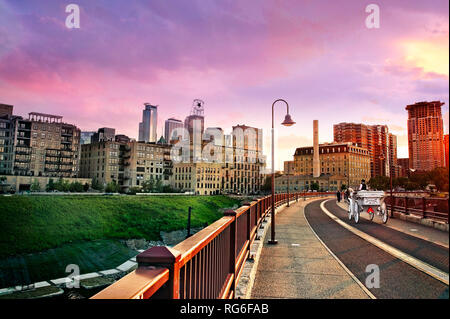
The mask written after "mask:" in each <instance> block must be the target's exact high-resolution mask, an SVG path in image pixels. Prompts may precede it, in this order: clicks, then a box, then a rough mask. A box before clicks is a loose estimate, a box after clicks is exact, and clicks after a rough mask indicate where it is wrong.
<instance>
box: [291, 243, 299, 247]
mask: <svg viewBox="0 0 450 319" xmlns="http://www.w3.org/2000/svg"><path fill="white" fill-rule="evenodd" d="M291 245H292V246H294V247H299V246H300V244H291Z"/></svg>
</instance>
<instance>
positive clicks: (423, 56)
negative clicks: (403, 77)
mask: <svg viewBox="0 0 450 319" xmlns="http://www.w3.org/2000/svg"><path fill="white" fill-rule="evenodd" d="M402 47H403V49H404V51H405V54H406V56H405V60H406V62H407V63H408V64H412V65H414V66H415V67H419V68H421V69H423V71H424V72H427V73H428V72H432V73H437V74H441V75H446V76H447V77H448V76H449V42H448V34H447V35H446V36H445V37H439V38H436V39H433V41H407V42H404V43H403V44H402Z"/></svg>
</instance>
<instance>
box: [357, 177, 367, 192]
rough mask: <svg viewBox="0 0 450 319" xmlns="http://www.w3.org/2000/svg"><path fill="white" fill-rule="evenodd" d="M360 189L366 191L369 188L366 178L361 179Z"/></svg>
mask: <svg viewBox="0 0 450 319" xmlns="http://www.w3.org/2000/svg"><path fill="white" fill-rule="evenodd" d="M359 190H360V191H366V190H367V185H366V180H365V179H363V180H361V184H360V185H359Z"/></svg>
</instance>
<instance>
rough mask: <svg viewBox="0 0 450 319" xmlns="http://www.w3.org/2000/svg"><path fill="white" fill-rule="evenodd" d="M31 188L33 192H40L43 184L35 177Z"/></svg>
mask: <svg viewBox="0 0 450 319" xmlns="http://www.w3.org/2000/svg"><path fill="white" fill-rule="evenodd" d="M30 190H31V191H32V192H40V191H41V184H39V181H38V180H37V179H36V178H35V179H34V181H33V183H32V184H31V186H30Z"/></svg>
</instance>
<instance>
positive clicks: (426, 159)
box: [406, 101, 445, 171]
mask: <svg viewBox="0 0 450 319" xmlns="http://www.w3.org/2000/svg"><path fill="white" fill-rule="evenodd" d="M442 105H444V103H443V102H440V101H433V102H418V103H415V104H411V105H408V106H406V110H407V111H408V151H409V166H410V168H412V169H416V170H420V171H430V170H432V169H434V168H436V167H443V166H444V165H445V162H444V161H445V159H444V137H443V135H444V123H443V120H442V113H441V106H442Z"/></svg>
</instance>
